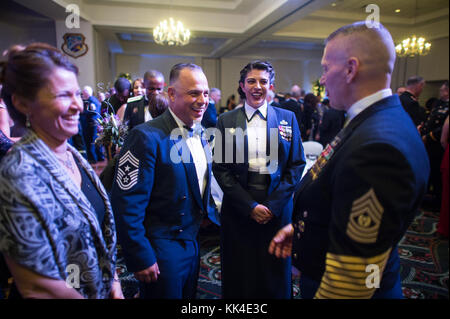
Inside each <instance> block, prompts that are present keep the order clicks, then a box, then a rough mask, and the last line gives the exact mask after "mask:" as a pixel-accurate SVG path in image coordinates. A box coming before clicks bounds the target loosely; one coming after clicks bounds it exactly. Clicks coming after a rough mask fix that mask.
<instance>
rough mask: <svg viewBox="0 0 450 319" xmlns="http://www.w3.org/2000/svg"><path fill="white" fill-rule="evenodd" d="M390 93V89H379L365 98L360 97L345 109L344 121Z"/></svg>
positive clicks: (348, 120) (349, 119)
mask: <svg viewBox="0 0 450 319" xmlns="http://www.w3.org/2000/svg"><path fill="white" fill-rule="evenodd" d="M391 95H392V90H391V89H384V90H380V91H378V92H375V93H373V94H371V95H369V96H366V97H365V98H362V99H361V100H359V101H357V102H356V103H354V104H353V105H352V106H350V108H349V109H348V110H347V120H346V122H347V123H348V122H350V121H351V120H352V119H353V118H354V117H355V116H356V115H358V114H359V113H361V112H362V111H364V110H365V109H366V108H368V107H369V106H371V105H372V104H374V103H376V102H378V101H380V100H382V99H384V98H386V97H388V96H391Z"/></svg>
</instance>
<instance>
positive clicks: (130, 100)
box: [127, 95, 144, 103]
mask: <svg viewBox="0 0 450 319" xmlns="http://www.w3.org/2000/svg"><path fill="white" fill-rule="evenodd" d="M143 98H144V96H143V95H139V96H133V97H130V98H129V99H128V100H127V103H131V102H136V101H139V100H141V99H143Z"/></svg>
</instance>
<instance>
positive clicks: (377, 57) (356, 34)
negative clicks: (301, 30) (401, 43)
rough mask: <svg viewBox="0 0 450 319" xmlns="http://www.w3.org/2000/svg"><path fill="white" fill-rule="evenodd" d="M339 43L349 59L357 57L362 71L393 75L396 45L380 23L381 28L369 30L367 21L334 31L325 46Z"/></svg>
mask: <svg viewBox="0 0 450 319" xmlns="http://www.w3.org/2000/svg"><path fill="white" fill-rule="evenodd" d="M334 40H336V41H338V42H339V44H340V47H342V49H343V50H344V52H345V53H346V55H347V57H352V56H354V57H356V58H358V59H359V61H360V64H361V68H362V70H361V71H364V72H366V71H368V72H371V73H372V75H374V74H378V73H384V74H388V75H390V74H392V71H393V70H394V63H395V45H394V41H393V40H392V36H391V34H390V33H389V31H388V30H387V29H386V28H385V27H384V26H383V25H382V24H381V23H380V24H379V27H376V28H375V27H373V28H368V27H367V26H366V23H365V21H359V22H355V23H353V24H349V25H346V26H343V27H341V28H339V29H338V30H336V31H334V32H333V33H332V34H330V36H329V37H328V38H327V39H326V40H325V44H328V43H329V42H331V41H334Z"/></svg>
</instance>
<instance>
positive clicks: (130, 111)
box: [123, 70, 165, 130]
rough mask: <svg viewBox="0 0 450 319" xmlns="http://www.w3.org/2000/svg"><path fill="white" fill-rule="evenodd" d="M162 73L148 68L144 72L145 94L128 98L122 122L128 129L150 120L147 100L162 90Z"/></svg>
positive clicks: (163, 83) (163, 84)
mask: <svg viewBox="0 0 450 319" xmlns="http://www.w3.org/2000/svg"><path fill="white" fill-rule="evenodd" d="M164 86H165V82H164V75H163V74H162V73H161V72H159V71H157V70H150V71H147V72H145V74H144V87H145V92H146V95H140V96H135V97H132V98H129V99H128V101H127V104H126V106H125V107H126V109H125V114H124V116H123V120H124V122H126V123H128V130H131V129H132V128H133V127H135V126H137V125H139V124H142V123H144V122H147V121H150V120H151V119H152V115H151V112H150V110H149V101H150V99H152V97H154V96H156V95H158V94H161V93H163V92H164Z"/></svg>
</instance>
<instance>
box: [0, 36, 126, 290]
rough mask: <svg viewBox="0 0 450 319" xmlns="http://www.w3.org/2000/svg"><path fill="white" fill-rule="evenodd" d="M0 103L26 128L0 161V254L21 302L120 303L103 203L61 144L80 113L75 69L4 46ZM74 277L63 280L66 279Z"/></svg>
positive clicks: (45, 51)
mask: <svg viewBox="0 0 450 319" xmlns="http://www.w3.org/2000/svg"><path fill="white" fill-rule="evenodd" d="M0 69H1V72H0V82H1V83H2V84H3V90H2V98H3V100H4V101H5V104H6V105H7V107H8V111H9V113H10V115H11V117H12V118H13V119H14V120H16V121H18V122H21V123H23V124H24V125H25V126H26V127H27V131H26V133H25V135H24V136H23V137H22V138H21V140H20V141H19V142H17V143H15V144H14V146H13V147H12V149H11V151H10V152H8V153H7V154H6V155H5V157H4V158H3V160H2V162H1V164H0V206H1V207H2V209H1V210H0V251H1V252H2V253H3V255H4V257H5V259H6V263H7V265H8V268H9V270H10V271H11V273H12V275H13V278H14V282H15V284H16V285H17V288H18V291H19V292H20V294H21V296H22V297H24V298H39V299H40V298H123V294H122V290H121V286H120V282H119V281H118V277H117V274H116V271H115V263H116V234H115V225H114V218H113V214H112V209H111V205H110V203H109V199H108V196H107V195H106V192H105V190H104V188H103V187H102V185H101V183H100V181H99V179H98V178H97V175H96V174H95V172H94V171H93V170H92V168H91V166H90V165H89V163H88V162H87V161H86V160H85V159H84V158H83V157H82V156H81V155H80V154H79V153H78V152H77V151H76V150H75V149H74V148H73V147H71V146H70V145H69V144H68V143H67V140H68V139H69V138H70V137H71V136H72V135H74V134H76V133H77V131H78V122H79V121H78V119H79V114H80V113H81V112H82V110H83V103H82V99H81V90H80V88H79V86H78V82H77V74H78V69H77V67H76V66H75V65H73V64H72V63H71V62H69V60H68V59H67V58H66V57H65V56H64V55H63V54H62V53H61V52H60V51H59V50H57V49H56V48H54V47H52V46H50V45H48V44H44V43H33V44H30V45H28V46H26V47H24V48H22V47H20V48H15V47H13V48H11V49H10V50H9V52H8V55H7V61H5V62H1V64H0ZM73 273H78V274H79V276H78V277H73V280H72V279H71V274H73Z"/></svg>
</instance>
